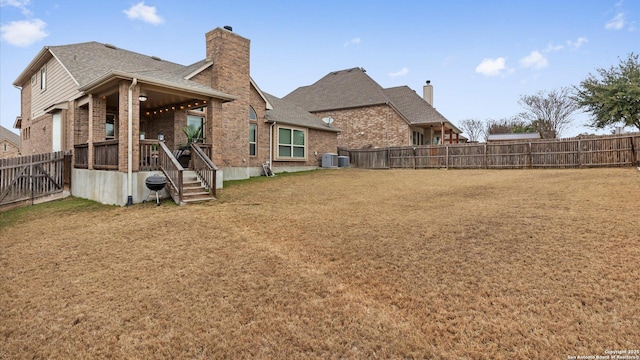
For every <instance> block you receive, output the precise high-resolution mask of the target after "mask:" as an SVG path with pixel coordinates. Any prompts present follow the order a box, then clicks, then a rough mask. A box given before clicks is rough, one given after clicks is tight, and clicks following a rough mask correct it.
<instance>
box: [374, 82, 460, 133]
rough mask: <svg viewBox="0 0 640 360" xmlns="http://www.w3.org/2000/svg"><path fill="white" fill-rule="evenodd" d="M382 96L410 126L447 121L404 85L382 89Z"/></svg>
mask: <svg viewBox="0 0 640 360" xmlns="http://www.w3.org/2000/svg"><path fill="white" fill-rule="evenodd" d="M384 94H385V95H386V96H387V97H388V98H389V99H390V100H391V103H392V104H393V106H395V107H396V109H398V111H399V112H400V113H401V114H402V116H404V117H405V118H406V119H407V120H409V122H410V123H411V124H412V125H417V124H431V123H441V122H448V121H449V120H447V118H445V117H444V116H443V115H442V114H440V113H439V112H438V111H437V110H436V109H435V108H434V107H433V106H431V105H429V103H428V102H426V101H425V100H424V99H423V98H422V97H420V95H418V94H416V92H415V91H413V90H412V89H411V88H410V87H408V86H406V85H404V86H398V87H392V88H387V89H384Z"/></svg>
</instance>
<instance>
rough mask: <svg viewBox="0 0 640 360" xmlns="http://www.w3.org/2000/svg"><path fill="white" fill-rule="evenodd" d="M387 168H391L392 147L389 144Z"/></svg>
mask: <svg viewBox="0 0 640 360" xmlns="http://www.w3.org/2000/svg"><path fill="white" fill-rule="evenodd" d="M387 169H391V147H390V146H387Z"/></svg>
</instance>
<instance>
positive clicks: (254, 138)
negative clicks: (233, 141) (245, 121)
mask: <svg viewBox="0 0 640 360" xmlns="http://www.w3.org/2000/svg"><path fill="white" fill-rule="evenodd" d="M257 145H258V124H255V123H250V124H249V156H256V155H258V146H257Z"/></svg>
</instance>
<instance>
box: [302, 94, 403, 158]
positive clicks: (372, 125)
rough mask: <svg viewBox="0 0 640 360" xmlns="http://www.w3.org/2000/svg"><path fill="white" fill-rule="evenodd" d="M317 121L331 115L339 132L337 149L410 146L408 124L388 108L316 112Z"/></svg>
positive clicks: (380, 106)
mask: <svg viewBox="0 0 640 360" xmlns="http://www.w3.org/2000/svg"><path fill="white" fill-rule="evenodd" d="M314 115H316V116H318V117H319V118H323V117H327V116H330V117H332V118H333V120H334V122H333V124H332V126H334V127H336V128H339V129H341V130H342V132H341V133H340V134H339V135H338V146H340V147H344V148H348V149H362V148H376V147H388V146H407V145H411V132H410V127H409V125H408V124H407V122H406V121H405V120H404V119H403V118H401V117H400V115H398V113H397V112H396V111H395V110H393V109H392V108H391V107H390V106H388V105H376V106H367V107H361V108H354V109H345V110H334V111H322V112H316V113H314Z"/></svg>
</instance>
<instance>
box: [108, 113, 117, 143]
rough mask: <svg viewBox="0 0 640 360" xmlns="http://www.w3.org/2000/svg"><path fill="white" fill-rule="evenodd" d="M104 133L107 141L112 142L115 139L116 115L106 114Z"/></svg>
mask: <svg viewBox="0 0 640 360" xmlns="http://www.w3.org/2000/svg"><path fill="white" fill-rule="evenodd" d="M106 125H107V126H106V130H107V131H106V132H107V136H106V139H107V140H113V139H115V138H116V115H115V114H107V124H106Z"/></svg>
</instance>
